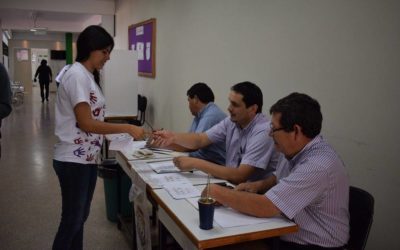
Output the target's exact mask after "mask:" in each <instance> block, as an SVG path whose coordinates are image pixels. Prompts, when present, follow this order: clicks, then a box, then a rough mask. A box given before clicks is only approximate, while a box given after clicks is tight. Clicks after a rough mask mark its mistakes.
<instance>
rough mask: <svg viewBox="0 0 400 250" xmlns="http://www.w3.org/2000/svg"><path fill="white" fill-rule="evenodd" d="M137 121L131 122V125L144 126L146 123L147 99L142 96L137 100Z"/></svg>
mask: <svg viewBox="0 0 400 250" xmlns="http://www.w3.org/2000/svg"><path fill="white" fill-rule="evenodd" d="M137 104H138V105H137V106H138V110H137V115H138V117H137V119H135V120H132V121H129V123H130V124H133V125H136V126H143V124H144V123H145V121H146V108H147V98H146V97H145V96H142V95H138V98H137Z"/></svg>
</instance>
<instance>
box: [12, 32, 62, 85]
mask: <svg viewBox="0 0 400 250" xmlns="http://www.w3.org/2000/svg"><path fill="white" fill-rule="evenodd" d="M19 48H27V49H29V61H26V62H17V61H16V56H15V54H16V51H17V50H18V49H19ZM30 48H43V49H49V56H50V50H64V49H65V42H64V41H62V42H61V41H41V40H15V39H11V40H9V52H10V54H11V53H12V54H13V55H14V56H13V57H10V70H9V74H10V79H11V80H14V81H20V82H22V83H23V84H24V86H25V89H26V91H28V92H31V89H32V79H31V74H32V69H31V63H30V60H31V58H30V56H31V55H30V53H31V52H30ZM64 65H65V61H63V60H49V66H50V68H51V70H52V72H53V79H54V77H55V76H54V75H56V74H57V73H58V72H59V70H61V68H62V67H63V66H64ZM53 83H54V82H53ZM53 85H54V86H53ZM50 91H55V84H51V85H50Z"/></svg>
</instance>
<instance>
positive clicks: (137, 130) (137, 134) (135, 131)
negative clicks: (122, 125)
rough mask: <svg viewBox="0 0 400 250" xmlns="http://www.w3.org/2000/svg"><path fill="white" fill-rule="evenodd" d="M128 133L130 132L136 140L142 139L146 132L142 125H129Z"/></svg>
mask: <svg viewBox="0 0 400 250" xmlns="http://www.w3.org/2000/svg"><path fill="white" fill-rule="evenodd" d="M128 134H130V135H131V136H132V137H133V138H135V140H142V139H143V138H144V134H145V133H144V129H143V128H142V127H138V126H135V125H129V131H128Z"/></svg>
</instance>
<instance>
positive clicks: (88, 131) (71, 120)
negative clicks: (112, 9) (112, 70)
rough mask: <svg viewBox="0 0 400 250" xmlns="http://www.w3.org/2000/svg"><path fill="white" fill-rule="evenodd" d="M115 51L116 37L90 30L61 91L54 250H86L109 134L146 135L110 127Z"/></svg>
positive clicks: (134, 129) (83, 36)
mask: <svg viewBox="0 0 400 250" xmlns="http://www.w3.org/2000/svg"><path fill="white" fill-rule="evenodd" d="M113 47H114V41H113V38H112V37H111V36H110V34H108V33H107V31H106V30H105V29H103V28H102V27H100V26H95V25H93V26H89V27H87V28H86V29H85V30H84V31H83V32H82V33H81V34H80V35H79V37H78V40H77V57H76V62H75V63H74V64H73V65H72V66H71V68H70V69H69V70H68V71H67V72H66V73H65V75H64V77H63V78H62V80H61V83H60V86H59V88H58V91H57V99H56V109H55V112H56V113H55V116H56V128H55V134H56V135H57V136H58V138H59V142H58V143H57V144H56V145H55V149H54V160H53V166H54V169H55V171H56V173H57V176H58V179H59V181H60V186H61V194H62V215H61V222H60V226H59V228H58V232H57V235H56V237H55V240H54V243H53V249H74V250H75V249H78V250H79V249H82V246H83V226H84V223H85V221H86V219H87V217H88V215H89V210H90V203H91V200H92V197H93V192H94V189H95V186H96V179H97V165H96V160H97V158H98V156H99V152H100V149H101V145H102V142H103V135H104V134H113V133H129V134H130V135H131V136H133V137H134V138H136V139H137V138H142V137H143V135H144V130H143V129H142V128H141V127H137V126H133V125H129V124H113V123H106V122H104V113H105V100H104V96H103V94H102V91H101V89H100V86H99V70H100V69H101V68H103V66H104V64H105V63H106V62H107V61H108V60H109V59H110V53H111V51H112V49H113Z"/></svg>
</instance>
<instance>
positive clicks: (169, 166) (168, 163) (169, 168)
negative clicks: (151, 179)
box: [148, 159, 180, 174]
mask: <svg viewBox="0 0 400 250" xmlns="http://www.w3.org/2000/svg"><path fill="white" fill-rule="evenodd" d="M148 164H149V166H150V167H151V168H152V169H153V170H154V171H155V172H156V173H157V174H161V173H175V172H180V170H179V168H177V167H175V165H174V163H173V162H172V160H171V159H169V160H165V161H157V162H149V163H148Z"/></svg>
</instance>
